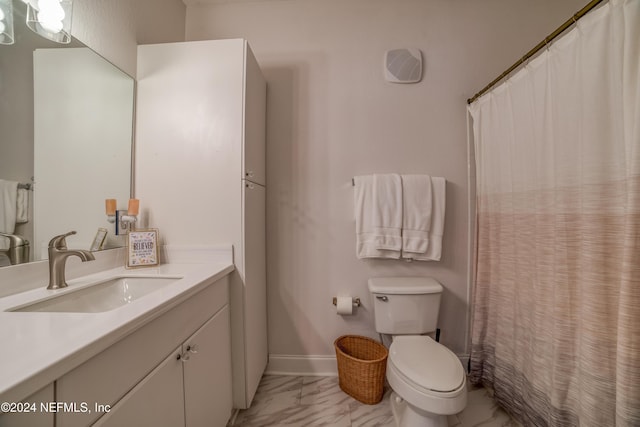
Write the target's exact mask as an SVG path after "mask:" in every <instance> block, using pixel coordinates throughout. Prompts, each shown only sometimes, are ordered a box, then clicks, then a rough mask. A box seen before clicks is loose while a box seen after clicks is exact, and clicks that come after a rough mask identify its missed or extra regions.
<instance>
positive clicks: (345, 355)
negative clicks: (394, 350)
mask: <svg viewBox="0 0 640 427" xmlns="http://www.w3.org/2000/svg"><path fill="white" fill-rule="evenodd" d="M343 338H356V339H360V340H363V341H368V342H371V343H373V344H375V345H376V346H379V347H381V348H382V349H383V350H384V356H382V357H380V358H379V359H373V360H363V359H358V358H357V357H353V356H351V355H349V354H347V353H345V352H344V351H342V349H341V348H340V347H338V342H340V340H342V339H343ZM333 346H334V348H335V350H336V351H337V352H339V353H340V355H341V356H343V357H346V358H349V359H351V360H355V361H357V362H359V363H380V362H381V361H383V360H385V359H386V358H387V357H388V356H389V350H387V348H386V347H385V346H384V345H382V344H381V343H379V342H378V341H376V340H374V339H373V338H369V337H365V336H363V335H341V336H339V337H338V338H336V340H335V341H334V342H333Z"/></svg>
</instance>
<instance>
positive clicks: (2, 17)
mask: <svg viewBox="0 0 640 427" xmlns="http://www.w3.org/2000/svg"><path fill="white" fill-rule="evenodd" d="M3 19H4V10H2V8H1V7H0V21H2V20H3Z"/></svg>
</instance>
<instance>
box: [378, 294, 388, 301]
mask: <svg viewBox="0 0 640 427" xmlns="http://www.w3.org/2000/svg"><path fill="white" fill-rule="evenodd" d="M376 298H377V299H379V300H380V301H384V302H387V301H389V298H387V296H386V295H382V296H381V295H376Z"/></svg>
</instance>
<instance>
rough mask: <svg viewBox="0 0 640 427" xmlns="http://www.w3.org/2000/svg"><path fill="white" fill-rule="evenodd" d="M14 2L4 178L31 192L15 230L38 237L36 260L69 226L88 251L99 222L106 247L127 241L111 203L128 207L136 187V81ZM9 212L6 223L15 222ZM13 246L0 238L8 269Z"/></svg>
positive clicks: (33, 248) (73, 243) (1, 71)
mask: <svg viewBox="0 0 640 427" xmlns="http://www.w3.org/2000/svg"><path fill="white" fill-rule="evenodd" d="M13 6H14V32H15V43H14V44H13V45H1V44H0V180H4V181H5V183H6V181H10V182H18V183H19V184H30V186H31V189H30V190H28V191H27V192H26V194H27V196H28V209H27V216H26V222H19V223H16V225H15V229H14V230H13V233H12V234H16V235H20V236H23V237H24V238H25V239H27V240H28V241H29V242H30V252H31V255H30V260H32V261H34V260H40V259H44V258H46V256H47V251H46V247H47V244H48V242H49V240H50V239H51V238H52V237H53V236H54V235H57V234H62V233H66V232H68V231H71V230H76V231H77V234H76V235H75V236H71V237H69V238H68V239H67V244H68V246H69V247H70V248H81V249H89V248H90V246H91V243H92V241H93V239H94V237H95V235H96V232H97V231H98V229H99V228H106V229H107V231H108V235H107V239H106V241H105V244H104V248H113V247H118V246H122V245H123V243H124V239H123V238H121V237H118V236H114V235H113V230H114V227H113V224H109V223H108V222H107V218H106V216H105V211H104V200H105V199H107V198H113V199H117V200H118V202H119V206H118V207H126V203H127V200H128V199H129V197H130V194H131V182H132V180H131V175H132V169H131V165H132V141H133V137H132V134H133V111H134V92H135V81H134V79H133V78H132V77H130V76H128V75H127V74H125V73H124V72H123V71H121V70H120V69H118V68H117V67H115V66H114V65H112V64H111V63H109V62H108V61H106V60H105V59H104V58H102V57H101V56H100V55H98V54H97V53H95V52H93V51H92V50H91V49H89V48H88V47H86V46H84V45H83V44H82V43H81V42H80V41H78V40H75V39H74V40H73V41H72V42H71V43H70V44H68V45H62V44H57V43H54V42H50V41H48V40H46V39H44V38H42V37H40V36H39V35H37V34H35V33H33V32H32V31H31V30H29V29H28V28H27V27H26V26H25V25H24V22H25V13H26V6H25V4H24V3H23V2H22V1H20V0H14V2H13ZM0 190H1V187H0ZM0 196H1V195H0ZM5 209H6V207H5ZM3 215H5V214H4V213H3V212H1V211H0V228H2V227H8V226H9V227H10V225H7V224H5V223H6V221H5V219H6V218H3ZM23 219H24V218H23ZM2 231H4V230H2V229H0V232H2ZM8 245H9V241H8V239H6V238H0V266H3V265H7V264H8V263H9V261H8V260H7V257H3V255H5V254H6V252H3V251H5V250H6V249H7V248H8Z"/></svg>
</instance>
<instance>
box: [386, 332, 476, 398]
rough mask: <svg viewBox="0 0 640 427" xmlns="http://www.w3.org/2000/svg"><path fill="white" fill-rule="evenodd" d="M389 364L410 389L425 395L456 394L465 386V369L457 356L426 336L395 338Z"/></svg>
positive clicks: (390, 350)
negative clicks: (422, 392) (409, 385)
mask: <svg viewBox="0 0 640 427" xmlns="http://www.w3.org/2000/svg"><path fill="white" fill-rule="evenodd" d="M388 363H389V364H390V365H393V368H395V369H394V370H395V371H396V373H398V374H400V375H401V376H402V377H403V379H405V380H406V381H407V382H408V383H410V384H411V386H412V387H413V388H416V389H418V390H422V391H424V392H425V393H426V394H438V395H446V394H449V393H451V392H454V393H455V392H457V391H458V390H460V386H462V385H463V384H464V383H465V372H464V368H463V367H462V364H461V363H460V360H459V359H458V357H457V356H456V355H455V354H454V353H453V352H452V351H451V350H449V349H448V348H447V347H445V346H443V345H442V344H440V343H437V342H436V341H434V340H433V339H432V338H430V337H428V336H422V335H404V336H396V337H394V339H393V342H392V343H391V346H390V347H389V362H388ZM455 394H457V393H455Z"/></svg>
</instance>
